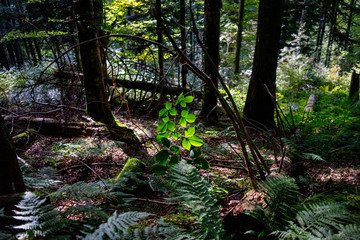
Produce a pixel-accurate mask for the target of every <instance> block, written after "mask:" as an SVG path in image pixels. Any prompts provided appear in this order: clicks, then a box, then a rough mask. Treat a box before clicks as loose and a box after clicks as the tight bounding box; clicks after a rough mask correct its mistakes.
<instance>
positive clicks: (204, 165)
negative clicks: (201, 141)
mask: <svg viewBox="0 0 360 240" xmlns="http://www.w3.org/2000/svg"><path fill="white" fill-rule="evenodd" d="M194 163H195V164H196V165H197V166H198V167H199V168H201V169H204V170H207V169H209V168H210V164H209V162H208V161H207V160H206V159H205V158H203V157H198V158H196V159H195V160H194Z"/></svg>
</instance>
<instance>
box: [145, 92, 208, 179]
mask: <svg viewBox="0 0 360 240" xmlns="http://www.w3.org/2000/svg"><path fill="white" fill-rule="evenodd" d="M193 100H194V97H192V96H184V95H183V94H182V93H181V94H180V95H179V97H178V99H177V100H176V102H175V103H174V104H172V103H171V102H166V104H165V108H163V109H161V110H160V111H159V118H160V121H161V123H160V124H159V125H158V135H157V136H156V141H157V142H158V143H161V144H162V145H163V146H164V147H165V149H163V150H161V151H160V152H158V153H157V154H156V156H155V159H156V163H155V164H154V165H153V166H152V167H151V169H152V171H153V172H154V173H156V174H163V173H165V172H166V171H167V170H168V167H170V168H173V167H174V166H175V164H177V163H178V162H179V160H180V159H183V158H185V157H184V156H182V155H183V152H184V151H187V152H189V153H190V157H189V158H187V159H188V161H189V162H193V163H194V164H196V166H198V167H199V168H202V169H209V167H210V165H209V163H208V162H207V161H206V160H205V158H203V157H201V150H200V149H199V147H201V146H202V145H203V144H204V141H203V140H202V139H201V137H199V136H198V135H196V134H195V133H196V129H195V126H192V125H190V124H192V123H194V122H195V120H196V116H195V115H194V114H192V113H189V109H188V108H187V104H188V103H191V102H192V101H193ZM180 110H181V112H180V113H179V111H180ZM172 142H175V143H178V144H172ZM180 143H181V146H179V145H180ZM181 148H183V149H184V151H183V150H182V149H181Z"/></svg>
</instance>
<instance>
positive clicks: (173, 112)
mask: <svg viewBox="0 0 360 240" xmlns="http://www.w3.org/2000/svg"><path fill="white" fill-rule="evenodd" d="M169 113H170V115H171V116H176V115H177V114H178V113H177V111H176V109H175V108H172V109H170V111H169Z"/></svg>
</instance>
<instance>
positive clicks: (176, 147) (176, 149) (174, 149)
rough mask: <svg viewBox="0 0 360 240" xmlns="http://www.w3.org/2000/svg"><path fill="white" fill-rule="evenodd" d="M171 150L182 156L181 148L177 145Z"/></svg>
mask: <svg viewBox="0 0 360 240" xmlns="http://www.w3.org/2000/svg"><path fill="white" fill-rule="evenodd" d="M170 150H171V151H172V152H173V153H175V154H180V148H179V147H178V146H176V145H172V146H171V148H170Z"/></svg>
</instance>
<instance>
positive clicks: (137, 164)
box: [115, 158, 145, 181]
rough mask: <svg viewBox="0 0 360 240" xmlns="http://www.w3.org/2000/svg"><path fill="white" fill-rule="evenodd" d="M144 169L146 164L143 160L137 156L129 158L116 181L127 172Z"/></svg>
mask: <svg viewBox="0 0 360 240" xmlns="http://www.w3.org/2000/svg"><path fill="white" fill-rule="evenodd" d="M144 169H145V164H144V163H143V162H142V161H141V160H139V159H137V158H130V159H129V160H127V162H126V164H125V166H124V167H123V169H122V170H121V172H120V173H119V175H118V176H117V177H116V178H115V181H119V180H120V179H121V177H122V176H123V175H124V174H125V173H126V172H142V171H144Z"/></svg>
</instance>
